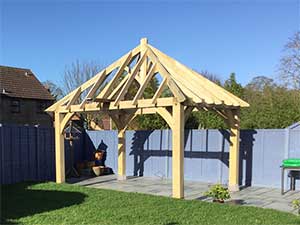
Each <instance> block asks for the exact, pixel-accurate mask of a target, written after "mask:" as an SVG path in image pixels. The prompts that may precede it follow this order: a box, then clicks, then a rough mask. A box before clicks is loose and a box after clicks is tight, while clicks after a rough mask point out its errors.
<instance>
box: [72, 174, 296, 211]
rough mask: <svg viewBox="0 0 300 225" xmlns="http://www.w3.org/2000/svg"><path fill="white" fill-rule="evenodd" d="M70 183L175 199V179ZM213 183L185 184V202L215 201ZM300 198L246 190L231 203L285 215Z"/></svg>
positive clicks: (275, 191)
mask: <svg viewBox="0 0 300 225" xmlns="http://www.w3.org/2000/svg"><path fill="white" fill-rule="evenodd" d="M67 182H68V183H72V184H75V185H82V186H86V187H94V188H102V189H111V190H117V191H125V192H138V193H145V194H152V195H160V196H167V197H170V196H172V180H170V179H162V178H155V177H128V178H127V180H124V181H118V180H117V177H116V176H115V175H107V176H99V177H93V178H80V179H79V178H72V179H68V181H67ZM212 185H213V184H212V183H205V182H199V181H185V184H184V189H185V190H184V191H185V192H184V193H185V199H189V200H193V199H197V200H201V201H209V202H210V201H212V199H211V198H207V197H206V196H204V192H206V191H207V190H208V189H209V187H211V186H212ZM294 199H300V191H289V192H286V193H285V194H284V195H281V192H280V189H277V188H267V187H245V188H242V189H241V191H239V192H234V193H231V199H230V200H229V201H228V203H229V204H236V203H238V204H241V205H249V206H256V207H262V208H271V209H276V210H280V211H285V212H292V213H295V210H294V209H293V208H292V205H291V201H292V200H294Z"/></svg>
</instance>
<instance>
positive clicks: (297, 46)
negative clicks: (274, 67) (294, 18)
mask: <svg viewBox="0 0 300 225" xmlns="http://www.w3.org/2000/svg"><path fill="white" fill-rule="evenodd" d="M284 52H285V55H284V56H282V58H281V60H280V68H279V74H280V78H281V80H282V81H283V83H284V84H285V85H286V87H289V88H294V89H296V90H300V31H298V32H296V33H295V34H294V35H293V36H292V37H291V38H289V41H288V42H287V44H286V45H285V46H284Z"/></svg>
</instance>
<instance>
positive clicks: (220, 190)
mask: <svg viewBox="0 0 300 225" xmlns="http://www.w3.org/2000/svg"><path fill="white" fill-rule="evenodd" d="M204 195H205V196H208V197H212V198H213V200H214V201H217V202H224V200H226V199H230V198H231V197H230V194H229V191H228V189H227V188H225V187H223V186H222V185H221V184H216V185H214V186H212V187H211V188H210V189H209V191H207V192H205V193H204Z"/></svg>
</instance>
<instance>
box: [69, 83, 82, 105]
mask: <svg viewBox="0 0 300 225" xmlns="http://www.w3.org/2000/svg"><path fill="white" fill-rule="evenodd" d="M80 94H81V87H79V88H77V89H76V91H75V92H74V94H73V95H72V96H71V97H70V99H69V102H68V103H67V105H66V109H67V110H68V109H70V107H71V105H73V104H74V103H75V102H76V101H77V100H78V97H79V96H80Z"/></svg>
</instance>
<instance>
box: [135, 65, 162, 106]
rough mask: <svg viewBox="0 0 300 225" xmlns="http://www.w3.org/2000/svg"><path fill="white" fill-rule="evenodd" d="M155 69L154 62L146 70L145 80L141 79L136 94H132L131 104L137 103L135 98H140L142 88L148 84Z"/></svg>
mask: <svg viewBox="0 0 300 225" xmlns="http://www.w3.org/2000/svg"><path fill="white" fill-rule="evenodd" d="M155 70H156V66H155V64H154V65H152V68H151V69H150V71H149V72H148V74H147V76H146V78H145V80H144V81H143V83H142V85H141V86H140V88H139V90H138V91H137V93H136V95H135V96H134V98H133V101H132V104H133V105H136V104H137V100H138V99H140V98H141V96H142V95H143V92H144V90H145V89H146V87H147V85H148V84H149V82H150V80H151V78H152V77H153V75H154V74H155Z"/></svg>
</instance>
